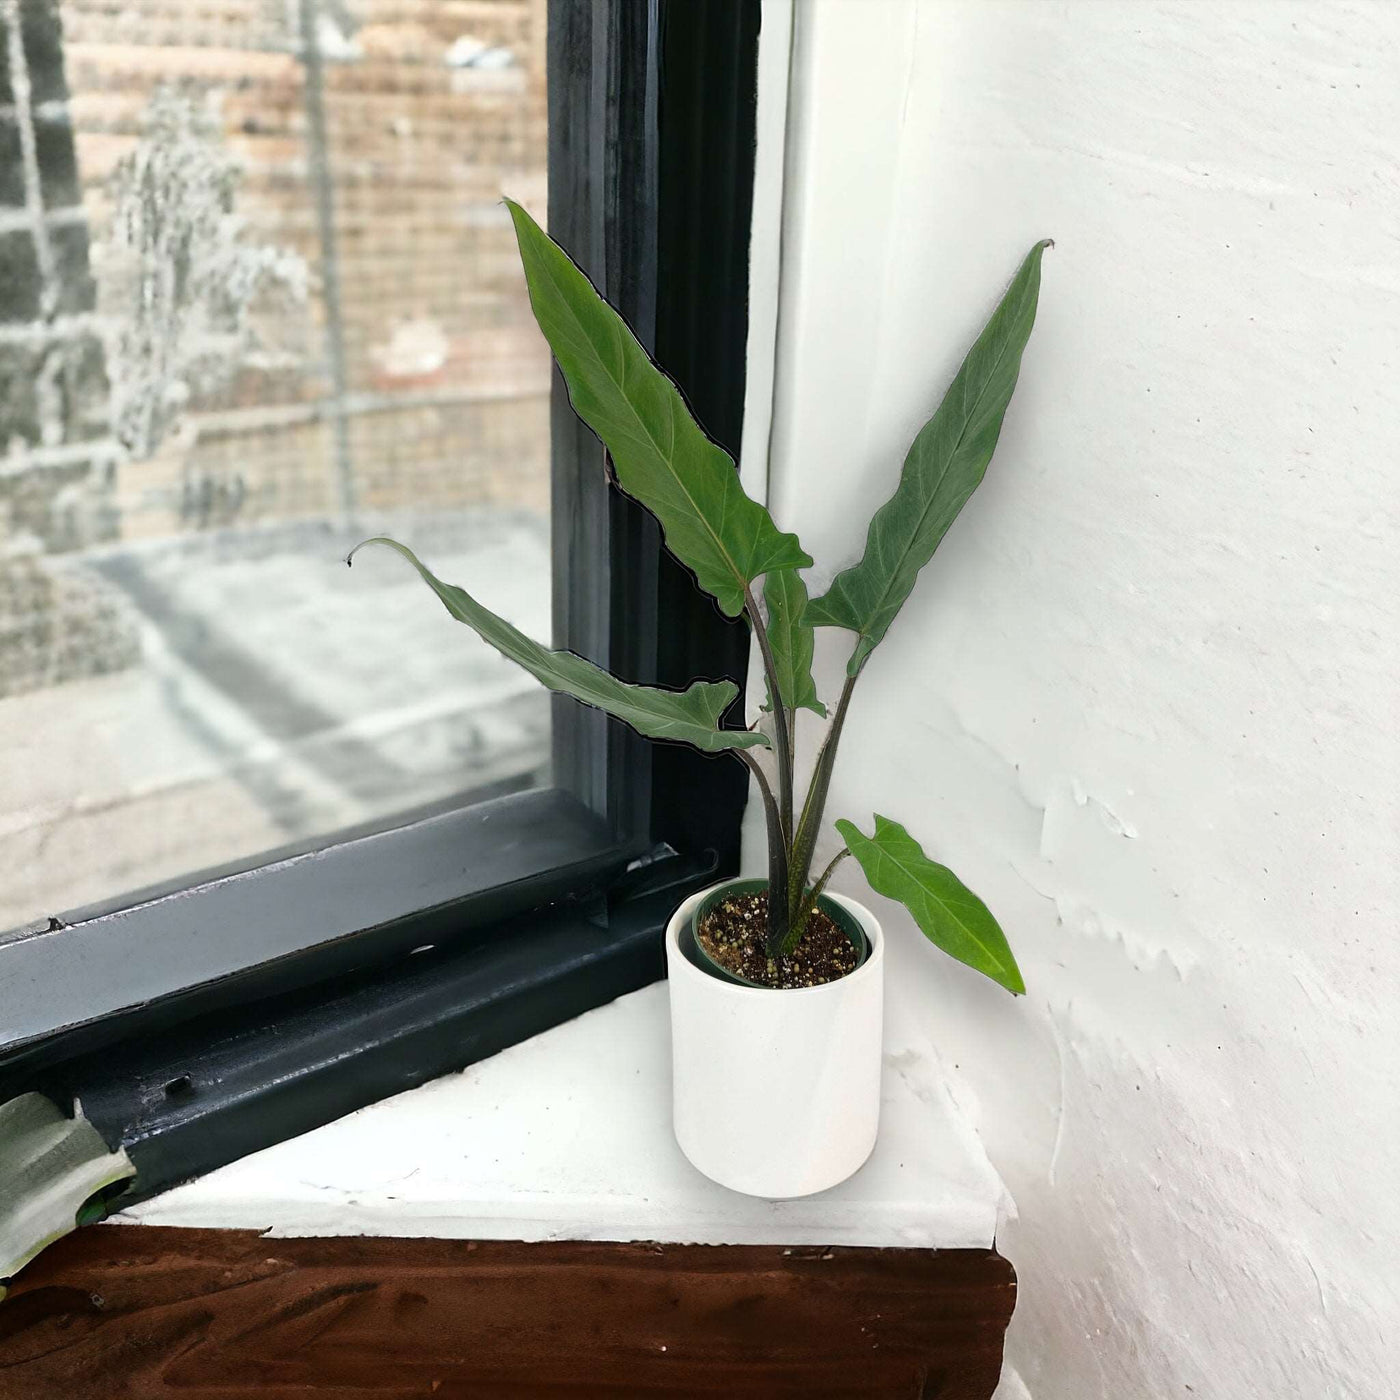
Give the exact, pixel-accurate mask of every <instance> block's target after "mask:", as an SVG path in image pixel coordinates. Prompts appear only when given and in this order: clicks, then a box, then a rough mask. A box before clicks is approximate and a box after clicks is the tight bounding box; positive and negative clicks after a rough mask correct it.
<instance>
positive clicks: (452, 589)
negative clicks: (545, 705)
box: [346, 535, 768, 753]
mask: <svg viewBox="0 0 1400 1400" xmlns="http://www.w3.org/2000/svg"><path fill="white" fill-rule="evenodd" d="M366 544H386V545H388V546H389V548H390V549H396V550H398V552H399V553H400V554H402V555H403V557H404V558H405V559H407V560H408V562H409V563H410V564H412V565H413V567H414V568H415V569H417V570H418V572H419V573H420V574H421V575H422V577H423V581H424V582H425V583H426V584H427V585H428V587H429V588H431V589H432V590H433V592H434V593H436V594H437V595H438V597H439V598H441V599H442V602H443V606H444V607H446V609H447V611H448V612H450V613H451V614H452V616H453V617H455V618H456V619H457V621H458V622H465V623H466V624H467V626H468V627H472V628H475V629H476V631H477V632H479V633H480V634H481V636H483V637H484V638H485V639H486V640H487V641H488V642H490V643H491V645H492V646H493V647H495V648H496V650H497V651H499V652H500V653H501V655H502V656H506V657H509V658H510V660H512V661H514V662H516V663H517V664H518V665H520V666H523V667H524V668H525V669H526V670H527V671H528V672H529V673H530V674H531V675H532V676H534V677H535V679H536V680H539V681H543V682H544V684H545V685H547V686H548V687H549V688H550V689H551V690H558V691H561V692H562V693H563V694H565V695H572V696H573V697H574V699H575V700H580V701H582V702H583V703H584V704H585V705H592V706H594V707H595V708H596V709H599V710H606V711H607V713H608V714H610V715H615V716H616V717H617V718H618V719H620V720H623V721H625V722H626V723H627V724H630V725H631V726H632V728H633V729H635V730H636V731H637V732H638V733H639V734H645V735H646V736H647V737H648V738H649V739H674V740H676V741H677V742H678V743H682V744H693V745H694V746H695V747H696V748H697V749H703V750H704V751H705V752H706V753H717V752H719V751H720V750H721V749H748V748H753V747H754V746H755V745H756V744H766V743H767V742H768V740H767V739H765V738H764V737H763V735H761V734H759V733H756V732H754V731H751V730H747V729H720V728H719V721H720V716H721V715H723V714H724V712H725V710H727V709H728V708H729V706H730V705H731V704H732V703H733V701H734V697H735V696H736V695H737V694H738V693H739V688H738V686H736V685H735V684H734V682H733V681H695V682H693V683H692V684H691V686H690V687H689V688H688V689H687V690H658V689H657V688H656V687H654V686H648V685H628V684H627V683H626V682H625V681H620V680H618V679H617V677H616V676H613V675H611V674H610V673H609V672H607V671H605V670H603V668H602V667H601V666H595V665H594V664H593V663H592V662H591V661H587V660H585V659H584V658H583V657H582V656H575V655H574V653H573V652H571V651H550V650H549V649H548V648H547V647H542V646H541V645H540V644H539V643H538V642H536V641H532V640H531V639H530V638H529V637H527V636H526V635H525V634H524V633H523V632H521V631H519V630H518V629H517V628H515V627H512V626H511V624H510V623H509V622H507V621H506V620H505V618H503V617H497V615H496V614H495V613H493V612H492V611H491V610H490V609H489V608H484V607H482V605H481V604H480V603H478V602H477V601H476V599H475V598H473V597H472V596H471V595H470V594H469V593H467V591H466V590H465V589H462V588H458V587H457V586H456V585H455V584H451V583H443V582H442V580H441V579H439V578H437V577H436V576H435V575H434V574H433V573H432V571H431V570H430V569H429V568H428V567H427V566H426V565H425V564H423V563H422V562H421V561H420V560H419V558H418V557H417V555H415V554H414V552H413V551H412V550H411V549H409V548H408V547H407V546H405V545H401V544H400V543H399V542H398V541H397V540H391V539H387V538H386V537H384V536H383V535H379V536H376V537H375V538H374V539H372V540H365V541H364V542H363V543H362V544H358V545H356V546H355V549H354V550H351V552H350V559H354V557H355V552H356V550H360V549H363V548H364V546H365V545H366ZM346 562H347V563H349V562H350V560H347V561H346Z"/></svg>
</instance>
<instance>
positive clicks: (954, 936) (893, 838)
mask: <svg viewBox="0 0 1400 1400" xmlns="http://www.w3.org/2000/svg"><path fill="white" fill-rule="evenodd" d="M836 829H837V831H839V832H840V833H841V836H842V839H843V840H844V841H845V843H846V847H847V849H848V850H849V851H850V853H851V854H852V855H853V856H854V857H855V858H856V859H857V860H858V861H859V862H860V866H861V869H862V870H864V871H865V878H866V879H867V880H868V881H869V882H870V888H871V889H873V890H874V891H875V892H876V894H883V895H887V896H888V897H889V898H890V899H897V900H898V901H899V902H900V903H901V904H902V905H903V906H904V907H905V908H906V909H907V910H908V911H909V912H910V913H911V914H912V915H913V916H914V922H915V923H916V924H918V926H919V928H920V929H921V930H922V931H923V933H924V936H925V937H926V938H927V939H928V940H929V942H930V943H933V944H936V945H937V946H938V947H939V948H942V949H943V951H944V952H945V953H947V954H948V956H949V957H953V958H956V959H957V960H958V961H959V962H960V963H966V964H967V966H968V967H971V968H974V969H975V970H976V971H978V972H981V973H984V974H985V975H986V976H988V977H990V978H991V979H992V981H993V982H997V983H999V984H1000V985H1001V986H1003V987H1005V988H1006V990H1007V991H1009V992H1013V993H1016V994H1020V993H1023V992H1024V991H1025V990H1026V984H1025V981H1024V980H1023V979H1022V977H1021V969H1020V968H1019V967H1017V966H1016V959H1015V958H1014V957H1013V956H1012V954H1011V948H1010V946H1009V945H1008V944H1007V941H1006V935H1005V934H1004V933H1003V932H1002V931H1001V925H1000V924H998V923H997V921H996V919H995V918H993V917H992V912H991V910H990V909H988V908H987V906H986V905H985V904H983V903H982V901H981V900H980V899H978V897H977V896H976V895H975V894H973V892H972V891H971V890H970V889H968V887H967V886H966V885H964V884H963V882H962V881H961V880H959V879H958V877H957V876H956V875H954V874H953V872H952V871H951V870H949V869H948V867H947V866H946V865H939V864H938V862H937V861H933V860H930V859H929V858H928V857H927V856H926V855H925V854H924V852H923V848H922V847H921V846H920V845H919V843H918V842H917V841H916V840H914V838H913V837H912V836H910V834H909V833H908V832H907V831H906V830H905V829H904V828H903V827H902V826H901V825H900V824H899V823H898V822H895V821H891V820H890V819H889V818H888V817H882V816H879V815H878V814H877V815H876V817H875V835H874V836H873V837H872V836H865V835H863V834H862V833H861V831H860V829H859V828H858V827H857V826H856V825H855V823H854V822H848V821H838V822H837V823H836Z"/></svg>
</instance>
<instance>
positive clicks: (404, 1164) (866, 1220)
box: [113, 982, 1005, 1248]
mask: <svg viewBox="0 0 1400 1400" xmlns="http://www.w3.org/2000/svg"><path fill="white" fill-rule="evenodd" d="M887 1017H889V1019H890V1024H889V1025H887V1028H886V1038H885V1041H886V1053H885V1076H884V1094H883V1104H882V1109H881V1125H880V1140H879V1143H878V1144H877V1146H876V1148H875V1152H874V1155H873V1156H872V1157H871V1159H870V1160H869V1161H868V1162H867V1163H866V1165H865V1166H864V1167H863V1168H862V1169H861V1170H860V1171H859V1172H857V1173H856V1175H855V1176H854V1177H852V1178H851V1179H850V1180H849V1181H847V1182H845V1183H843V1184H842V1185H841V1186H837V1187H835V1188H833V1189H832V1190H830V1191H824V1192H821V1193H820V1194H818V1195H815V1196H807V1197H804V1198H802V1199H798V1200H788V1201H765V1200H757V1199H754V1198H752V1197H748V1196H741V1195H737V1194H736V1193H734V1192H732V1191H728V1190H726V1189H725V1188H723V1187H721V1186H716V1185H715V1184H714V1183H713V1182H711V1181H709V1180H707V1179H706V1178H705V1177H703V1176H701V1175H700V1173H699V1172H697V1171H696V1170H695V1169H694V1168H693V1167H691V1165H690V1164H689V1162H687V1161H686V1159H685V1158H684V1157H683V1156H682V1155H681V1151H680V1149H679V1148H678V1147H677V1146H676V1142H675V1139H674V1138H673V1137H672V1135H671V1120H670V1114H671V1104H670V1095H671V1090H670V1028H669V1022H668V1014H667V1000H666V984H665V983H664V982H662V983H658V984H656V985H654V986H651V987H647V988H644V989H643V990H642V991H640V992H634V993H632V994H631V995H630V996H625V997H622V998H621V999H620V1000H618V1001H616V1002H613V1003H612V1004H611V1005H608V1006H604V1007H600V1008H599V1009H598V1010H596V1011H591V1012H589V1013H588V1014H587V1015H584V1016H581V1017H579V1018H578V1019H577V1020H575V1021H571V1022H568V1023H567V1024H565V1025H562V1026H558V1027H556V1028H555V1029H553V1030H551V1031H547V1032H545V1033H544V1034H543V1035H539V1036H536V1037H535V1038H534V1039H532V1040H529V1041H526V1042H524V1043H522V1044H520V1045H517V1046H514V1047H512V1048H511V1049H509V1050H506V1051H504V1052H502V1053H501V1054H499V1055H496V1056H494V1057H493V1058H491V1059H489V1060H484V1061H482V1062H481V1063H479V1064H476V1065H472V1066H471V1067H469V1068H468V1069H466V1070H464V1071H463V1072H462V1073H460V1074H453V1075H448V1076H446V1077H445V1078H443V1079H439V1080H435V1081H434V1082H433V1083H431V1084H426V1085H424V1086H423V1087H422V1088H419V1089H413V1090H410V1091H408V1092H407V1093H403V1094H399V1095H397V1096H396V1097H394V1098H391V1099H386V1100H385V1101H383V1102H382V1103H378V1104H374V1105H372V1106H371V1107H369V1108H365V1109H361V1110H360V1111H359V1112H357V1113H352V1114H350V1115H349V1116H348V1117H346V1118H342V1119H340V1120H339V1121H337V1122H334V1123H330V1124H327V1125H326V1126H325V1127H323V1128H318V1129H316V1130H315V1131H313V1132H310V1133H306V1134H305V1135H303V1136H302V1137H299V1138H294V1139H292V1140H291V1141H289V1142H283V1143H279V1144H278V1145H277V1146H275V1147H270V1148H268V1149H266V1150H265V1151H263V1152H258V1153H255V1154H254V1155H253V1156H251V1157H245V1158H244V1159H243V1160H241V1161H239V1162H235V1163H232V1164H231V1165H230V1166H227V1167H224V1168H222V1169H220V1170H219V1171H216V1172H213V1173H211V1174H210V1175H208V1176H206V1177H202V1178H201V1179H200V1180H198V1181H194V1182H191V1183H190V1184H188V1185H186V1186H180V1187H177V1188H175V1189H174V1190H172V1191H168V1192H166V1193H165V1194H164V1195H161V1196H158V1197H156V1198H155V1199H153V1200H150V1201H147V1202H145V1203H144V1204H142V1205H139V1206H135V1207H133V1208H132V1209H131V1210H128V1211H125V1212H123V1213H121V1214H120V1215H117V1216H115V1217H113V1218H114V1219H115V1220H116V1221H119V1222H125V1223H133V1222H138V1223H143V1224H150V1225H184V1226H204V1227H219V1228H240V1229H255V1230H264V1231H268V1232H269V1233H271V1234H273V1235H281V1236H292V1235H397V1236H417V1237H425V1236H426V1237H436V1238H447V1239H510V1240H549V1239H573V1240H660V1241H666V1242H670V1243H700V1244H786V1245H837V1244H843V1245H902V1246H915V1247H920V1248H970V1247H980V1248H985V1247H990V1246H991V1245H992V1243H993V1239H994V1235H995V1231H996V1223H997V1216H998V1211H999V1209H1001V1207H1002V1205H1003V1202H1004V1200H1005V1192H1004V1188H1003V1186H1002V1184H1001V1182H1000V1179H999V1178H998V1177H997V1175H996V1173H995V1171H994V1170H993V1169H992V1167H991V1166H990V1164H989V1163H988V1161H987V1159H986V1157H985V1155H984V1154H983V1152H982V1148H981V1145H980V1143H979V1142H978V1140H977V1137H976V1135H975V1133H974V1132H973V1131H972V1129H971V1127H970V1126H969V1125H968V1124H967V1122H966V1121H965V1120H964V1119H963V1118H962V1117H961V1116H960V1114H959V1113H958V1112H957V1110H956V1109H955V1107H954V1106H953V1103H952V1101H951V1099H950V1097H949V1094H948V1092H947V1090H946V1088H945V1086H944V1082H943V1074H942V1071H941V1069H940V1067H939V1065H938V1063H937V1062H936V1060H935V1059H934V1058H933V1057H932V1056H931V1054H930V1053H929V1052H927V1051H926V1050H921V1049H917V1048H913V1047H914V1046H916V1045H917V1044H918V1043H919V1042H918V1041H917V1040H916V1039H914V1038H912V1037H904V1036H901V1034H900V1031H899V1026H898V1024H897V1009H896V1007H894V1006H891V1007H889V1008H887Z"/></svg>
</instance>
